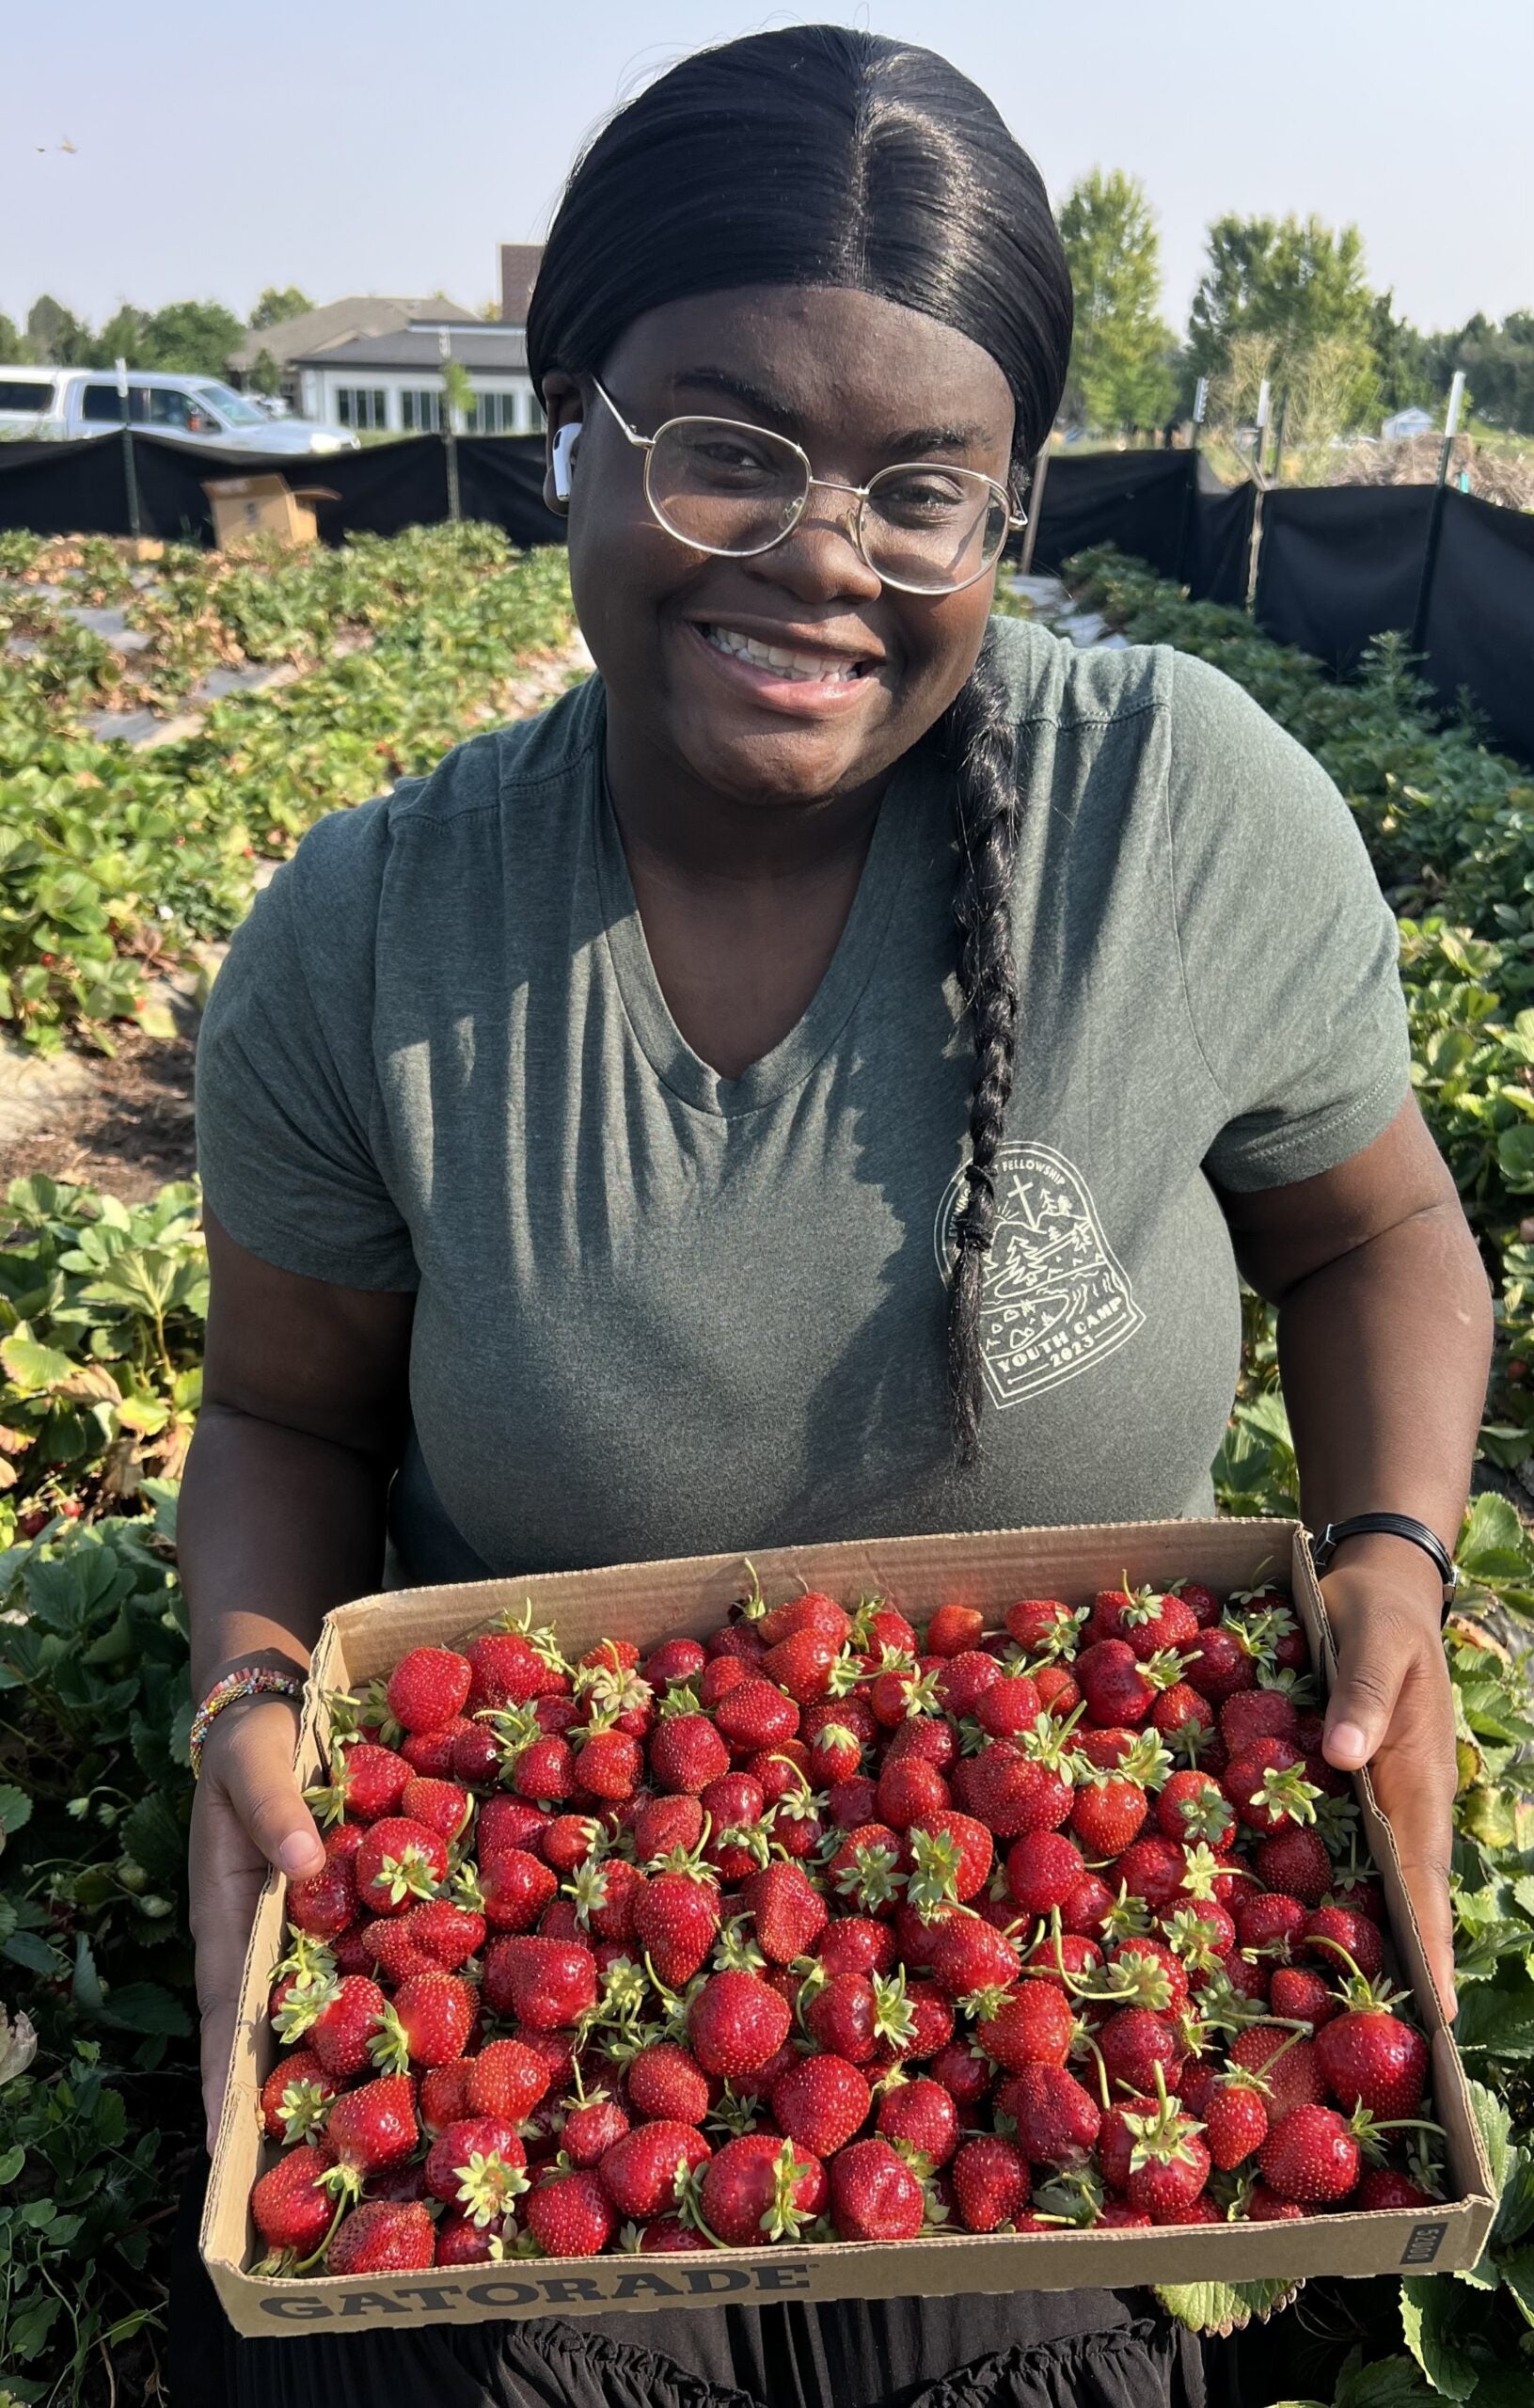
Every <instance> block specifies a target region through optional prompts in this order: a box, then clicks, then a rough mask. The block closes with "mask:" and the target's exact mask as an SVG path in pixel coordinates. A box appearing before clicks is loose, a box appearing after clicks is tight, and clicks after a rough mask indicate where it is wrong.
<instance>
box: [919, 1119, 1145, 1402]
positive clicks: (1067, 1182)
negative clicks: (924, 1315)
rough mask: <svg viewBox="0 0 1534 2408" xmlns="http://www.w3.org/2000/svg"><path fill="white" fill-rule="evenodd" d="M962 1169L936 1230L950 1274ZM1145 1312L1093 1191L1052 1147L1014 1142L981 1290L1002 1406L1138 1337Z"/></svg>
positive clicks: (985, 1355)
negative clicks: (1109, 1236)
mask: <svg viewBox="0 0 1534 2408" xmlns="http://www.w3.org/2000/svg"><path fill="white" fill-rule="evenodd" d="M962 1187H963V1181H962V1178H961V1176H960V1175H959V1174H957V1173H956V1175H955V1176H954V1178H953V1179H952V1180H950V1181H949V1183H948V1187H947V1189H946V1191H945V1193H944V1196H943V1198H942V1202H941V1204H940V1205H939V1207H938V1219H937V1226H936V1228H935V1230H934V1232H933V1235H934V1240H935V1243H936V1247H937V1256H938V1265H939V1268H940V1270H941V1272H942V1275H943V1276H944V1278H947V1276H948V1275H949V1272H950V1269H951V1267H952V1264H953V1259H954V1214H955V1212H956V1211H957V1206H958V1201H959V1196H960V1194H961V1192H962ZM1144 1321H1145V1314H1144V1313H1143V1312H1142V1311H1141V1309H1140V1307H1139V1306H1138V1305H1137V1304H1136V1303H1135V1301H1134V1293H1133V1291H1132V1289H1131V1286H1130V1283H1129V1280H1128V1278H1127V1277H1126V1275H1125V1274H1124V1272H1123V1270H1122V1268H1121V1266H1120V1264H1119V1262H1118V1259H1117V1258H1116V1256H1115V1253H1114V1250H1113V1248H1112V1246H1111V1245H1110V1244H1108V1241H1107V1239H1106V1237H1105V1236H1104V1235H1103V1231H1102V1225H1101V1222H1100V1221H1099V1217H1098V1210H1097V1206H1096V1205H1095V1204H1094V1203H1093V1201H1092V1194H1091V1190H1090V1189H1089V1188H1088V1186H1087V1184H1086V1181H1085V1180H1084V1179H1083V1177H1082V1175H1081V1172H1080V1171H1079V1170H1078V1169H1077V1168H1076V1165H1075V1164H1074V1163H1070V1162H1067V1160H1066V1157H1065V1155H1064V1154H1058V1153H1056V1152H1055V1150H1054V1149H1053V1147H1052V1146H1025V1145H1004V1146H1002V1147H999V1148H998V1149H997V1155H996V1224H995V1230H994V1234H993V1236H992V1240H991V1247H990V1252H989V1254H988V1256H987V1257H986V1258H985V1262H984V1266H983V1271H982V1277H981V1293H980V1357H981V1361H982V1364H983V1365H984V1368H985V1377H986V1383H987V1386H988V1387H989V1389H990V1392H991V1395H992V1396H993V1397H994V1398H995V1400H996V1402H997V1403H998V1405H1000V1406H1002V1407H1003V1409H1004V1408H1005V1407H1006V1406H1007V1405H1009V1404H1020V1403H1021V1402H1022V1400H1023V1398H1024V1397H1026V1396H1038V1395H1040V1394H1041V1393H1042V1392H1043V1390H1044V1389H1046V1388H1052V1387H1058V1386H1059V1385H1060V1383H1061V1381H1062V1380H1070V1379H1074V1378H1075V1376H1076V1374H1077V1372H1078V1371H1084V1370H1086V1369H1087V1368H1088V1366H1089V1365H1090V1364H1092V1363H1096V1362H1099V1361H1100V1359H1101V1358H1102V1357H1103V1356H1104V1355H1112V1354H1113V1353H1114V1352H1115V1348H1117V1347H1120V1346H1122V1345H1124V1344H1125V1343H1126V1341H1127V1340H1128V1339H1131V1338H1132V1337H1133V1336H1134V1333H1135V1331H1136V1330H1137V1329H1138V1328H1140V1326H1141V1325H1142V1323H1144Z"/></svg>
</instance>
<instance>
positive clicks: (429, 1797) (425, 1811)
mask: <svg viewBox="0 0 1534 2408" xmlns="http://www.w3.org/2000/svg"><path fill="white" fill-rule="evenodd" d="M472 1811H473V1801H472V1800H471V1798H470V1797H469V1794H468V1791H467V1789H466V1788H465V1787H464V1786H463V1784H462V1782H456V1781H436V1780H433V1779H431V1778H429V1777H428V1776H427V1775H426V1774H424V1773H415V1774H413V1775H412V1776H411V1778H410V1780H409V1781H408V1782H406V1783H405V1786H404V1790H403V1795H402V1797H401V1798H400V1812H401V1814H407V1815H409V1816H410V1817H411V1819H412V1820H413V1821H415V1822H418V1823H426V1824H429V1825H430V1827H431V1829H432V1830H434V1831H439V1832H440V1833H441V1835H442V1837H443V1838H444V1839H445V1840H446V1841H448V1843H449V1844H450V1846H451V1843H452V1842H453V1841H454V1840H455V1839H457V1838H458V1837H459V1836H460V1835H461V1833H463V1832H464V1831H466V1830H467V1828H468V1818H469V1815H470V1814H471V1813H472Z"/></svg>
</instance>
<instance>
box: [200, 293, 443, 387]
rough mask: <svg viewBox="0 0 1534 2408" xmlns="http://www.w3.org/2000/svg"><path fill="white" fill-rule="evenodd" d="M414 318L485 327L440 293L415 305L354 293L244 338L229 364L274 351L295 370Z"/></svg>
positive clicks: (243, 365) (247, 363) (245, 365)
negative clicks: (322, 353)
mask: <svg viewBox="0 0 1534 2408" xmlns="http://www.w3.org/2000/svg"><path fill="white" fill-rule="evenodd" d="M412 318H451V319H455V320H464V319H467V321H468V322H469V324H470V325H479V324H480V323H481V322H480V320H479V319H477V318H476V317H475V315H474V312H473V310H472V309H464V308H462V307H461V306H460V304H459V303H458V302H456V301H444V300H443V299H442V298H441V296H440V295H439V294H429V295H428V296H427V298H426V299H425V300H422V301H410V300H400V299H398V298H396V297H395V296H393V295H392V294H389V293H351V294H349V295H348V297H347V298H346V299H345V300H344V301H327V302H326V303H325V305H324V309H306V310H305V311H304V313H303V315H302V316H301V317H297V318H284V319H283V320H282V321H281V322H280V324H278V325H275V326H264V327H262V329H261V332H260V333H259V334H249V335H244V336H242V338H241V340H240V341H238V342H237V343H236V344H235V346H234V348H233V350H232V351H231V352H229V354H228V357H227V365H228V366H229V367H230V368H233V369H235V370H239V371H244V370H246V369H251V368H254V367H255V365H256V362H257V360H258V359H259V358H260V356H261V353H262V352H263V351H269V352H270V353H271V355H272V357H273V358H274V359H275V360H276V361H277V365H278V367H279V368H287V367H291V366H292V364H293V361H294V360H296V359H301V358H302V359H308V358H311V357H312V356H313V355H314V354H315V353H316V352H319V351H327V350H329V349H330V348H331V346H332V345H333V344H336V343H343V342H350V341H354V340H355V339H356V337H358V336H367V335H383V334H389V333H392V332H394V331H395V330H397V329H400V328H403V327H405V326H407V325H409V324H410V321H411V319H412Z"/></svg>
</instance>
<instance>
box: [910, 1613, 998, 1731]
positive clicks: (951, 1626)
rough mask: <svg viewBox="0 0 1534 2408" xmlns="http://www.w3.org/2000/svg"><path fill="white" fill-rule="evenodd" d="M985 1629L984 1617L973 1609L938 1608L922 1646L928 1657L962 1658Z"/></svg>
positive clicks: (976, 1642)
mask: <svg viewBox="0 0 1534 2408" xmlns="http://www.w3.org/2000/svg"><path fill="white" fill-rule="evenodd" d="M985 1627H986V1619H985V1616H984V1615H983V1614H982V1613H980V1612H978V1611H977V1610H976V1608H974V1607H973V1606H940V1607H939V1608H938V1610H937V1612H936V1613H935V1614H934V1615H933V1617H932V1619H931V1621H930V1622H929V1623H928V1624H927V1626H926V1632H925V1637H924V1639H923V1640H922V1645H923V1648H924V1650H925V1653H926V1654H927V1655H928V1656H950V1657H951V1656H962V1655H964V1654H966V1653H967V1652H968V1651H969V1650H971V1649H973V1648H976V1647H978V1646H979V1644H980V1638H981V1634H982V1632H983V1631H984V1629H985ZM967 1710H968V1709H966V1711H967Z"/></svg>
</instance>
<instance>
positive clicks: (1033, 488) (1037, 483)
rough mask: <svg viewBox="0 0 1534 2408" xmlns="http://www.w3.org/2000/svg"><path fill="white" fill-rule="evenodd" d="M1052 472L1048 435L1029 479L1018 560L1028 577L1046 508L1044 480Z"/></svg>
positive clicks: (1024, 574) (1021, 573)
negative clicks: (1024, 523)
mask: <svg viewBox="0 0 1534 2408" xmlns="http://www.w3.org/2000/svg"><path fill="white" fill-rule="evenodd" d="M1049 473H1050V438H1049V436H1047V435H1046V436H1045V437H1044V440H1043V442H1042V443H1041V444H1040V445H1039V447H1038V452H1037V455H1036V458H1035V461H1034V472H1033V475H1032V476H1031V477H1030V478H1029V480H1028V524H1027V526H1026V527H1025V528H1024V529H1023V531H1022V552H1021V555H1020V559H1019V562H1018V575H1019V576H1020V577H1027V576H1028V575H1029V573H1030V572H1031V570H1032V568H1033V565H1034V546H1035V545H1036V543H1037V541H1038V522H1039V518H1040V515H1041V514H1042V512H1043V508H1044V481H1045V479H1046V478H1047V477H1048V475H1049Z"/></svg>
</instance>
